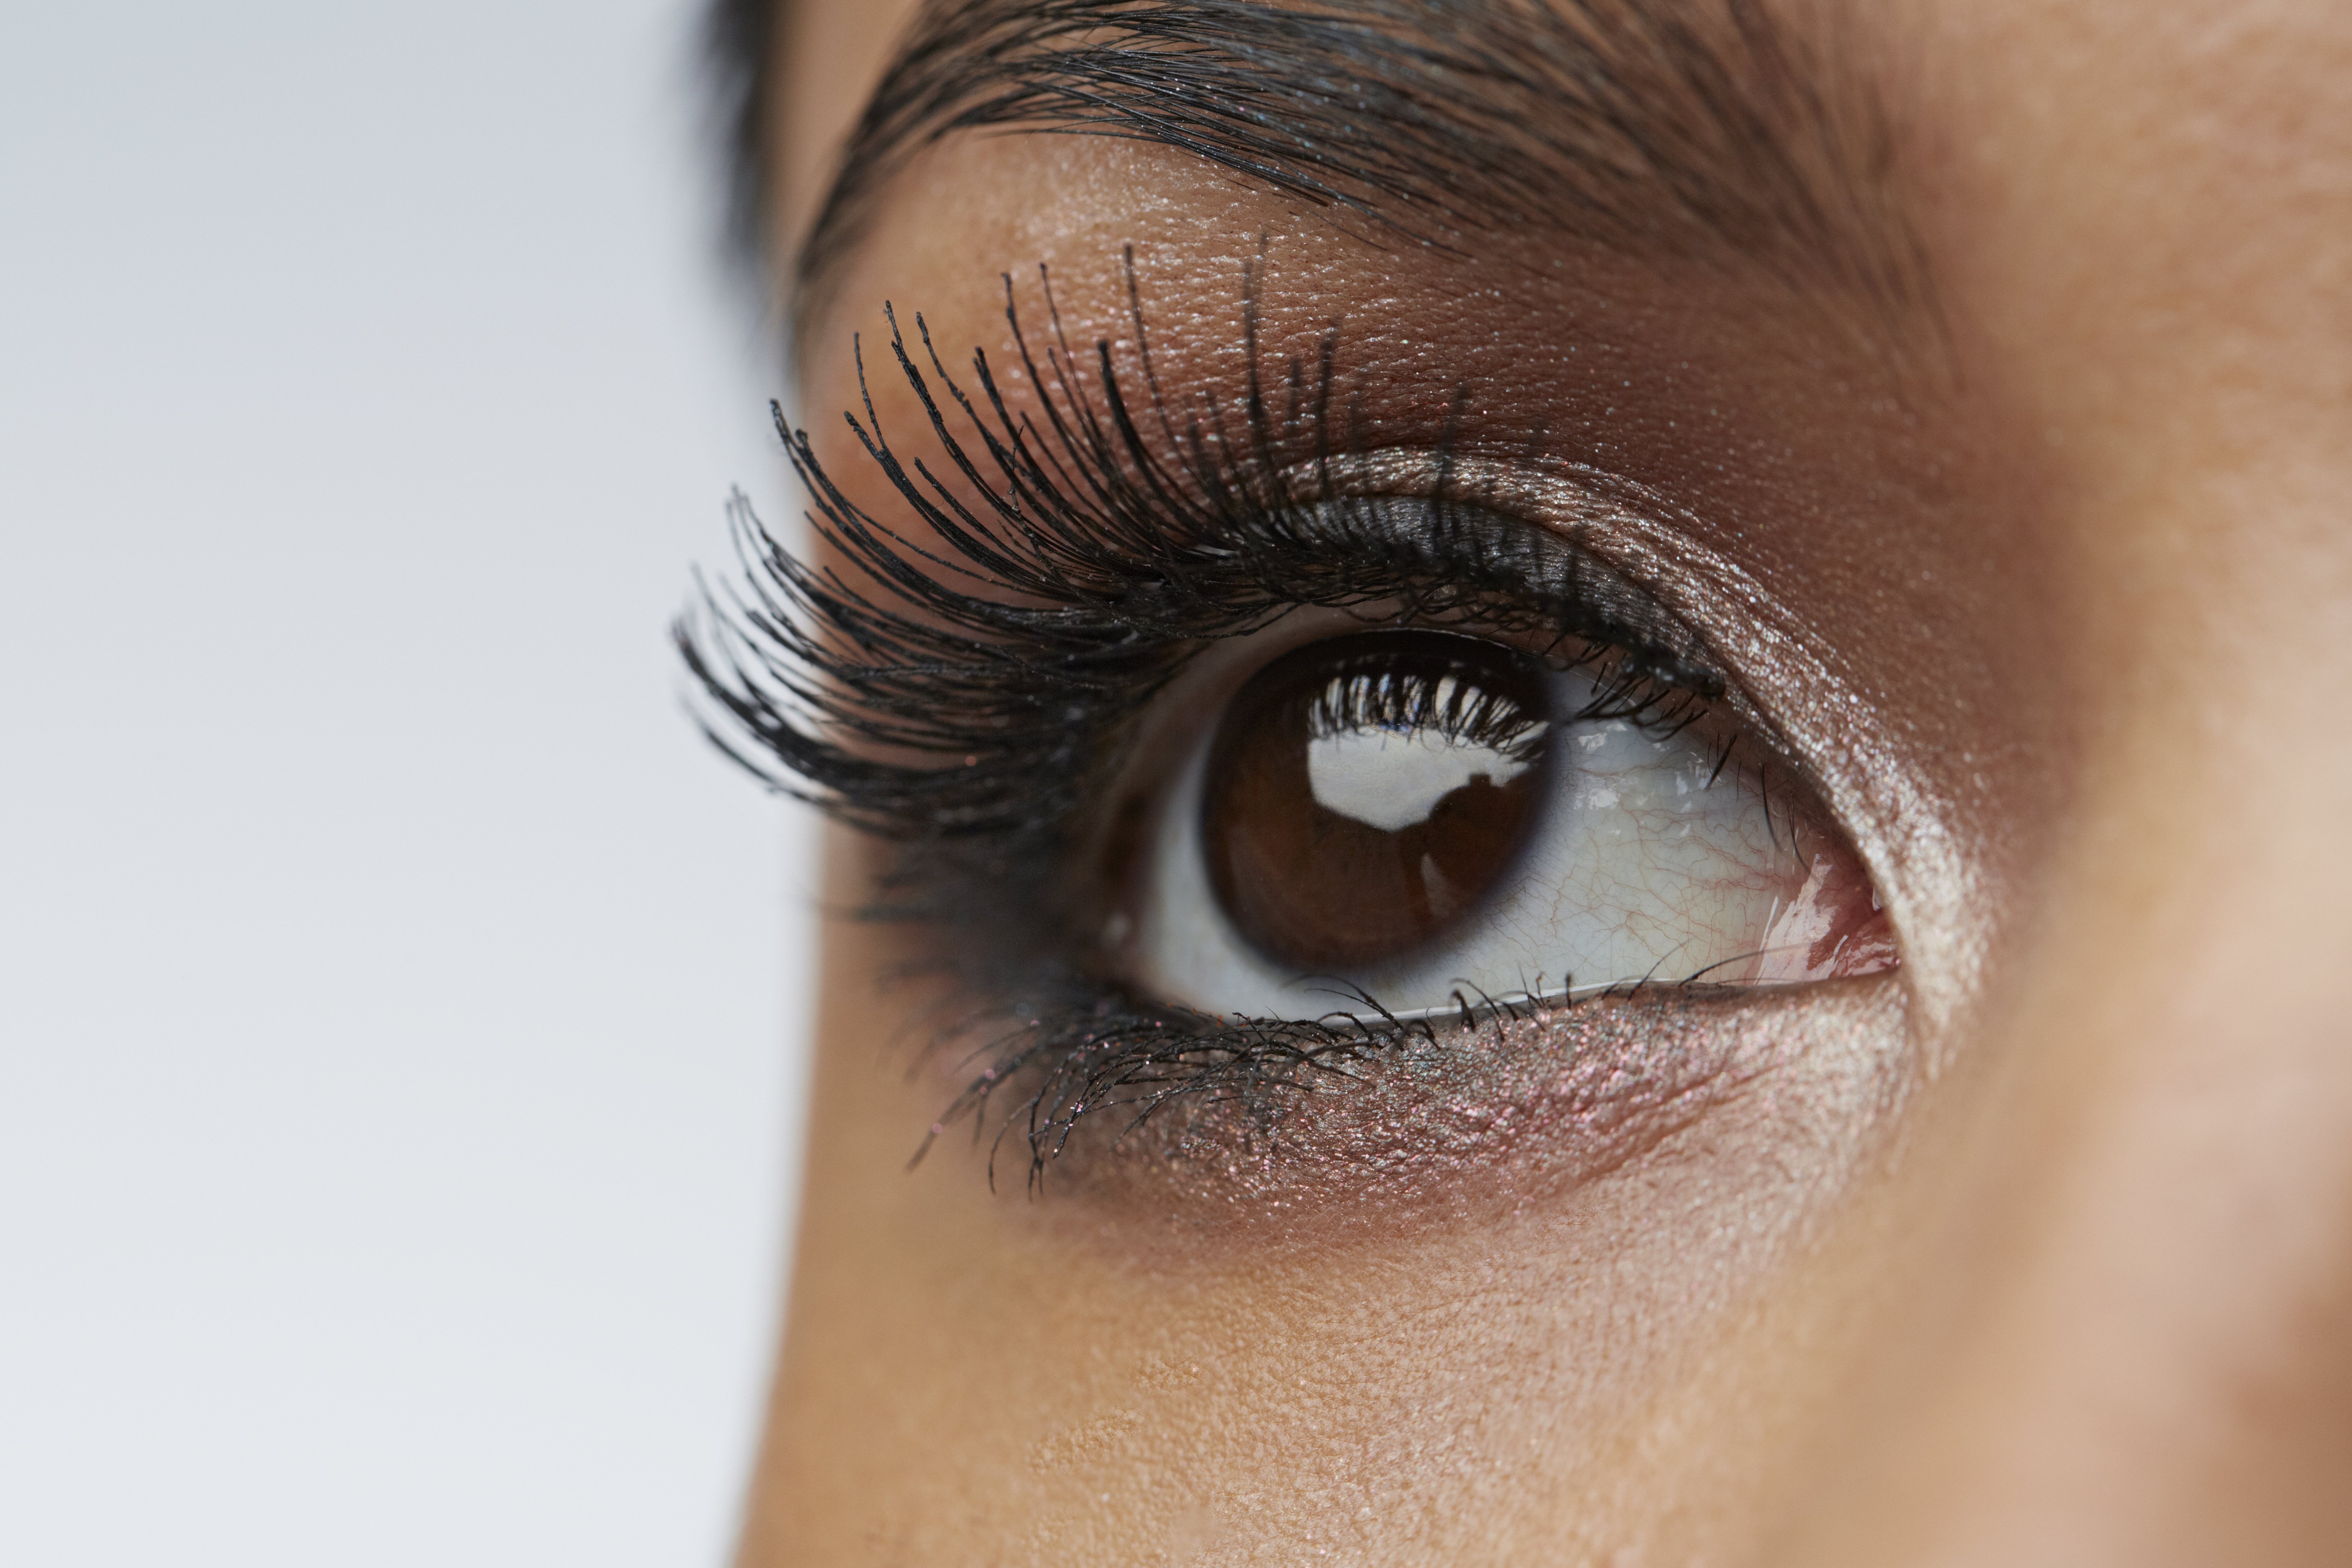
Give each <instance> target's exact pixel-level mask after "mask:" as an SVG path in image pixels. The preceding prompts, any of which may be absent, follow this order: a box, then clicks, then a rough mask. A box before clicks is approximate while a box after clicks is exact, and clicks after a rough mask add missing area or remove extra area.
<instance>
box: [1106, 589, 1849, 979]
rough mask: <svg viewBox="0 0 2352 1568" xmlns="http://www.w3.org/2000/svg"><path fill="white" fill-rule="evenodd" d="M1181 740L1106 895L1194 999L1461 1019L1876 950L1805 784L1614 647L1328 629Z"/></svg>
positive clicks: (1842, 964)
mask: <svg viewBox="0 0 2352 1568" xmlns="http://www.w3.org/2000/svg"><path fill="white" fill-rule="evenodd" d="M1685 679H1690V677H1689V676H1687V675H1686V676H1685ZM1181 744H1183V746H1184V753H1183V755H1182V760H1181V762H1180V763H1179V764H1178V767H1177V771H1176V773H1175V775H1174V779H1173V782H1172V784H1171V787H1169V788H1167V789H1166V790H1164V791H1163V792H1160V796H1159V798H1158V799H1157V800H1155V801H1153V802H1152V804H1151V805H1150V807H1148V808H1147V809H1148V810H1149V812H1150V818H1151V823H1152V826H1151V828H1150V833H1149V837H1148V845H1147V847H1146V848H1145V850H1144V852H1143V853H1142V855H1141V857H1140V859H1141V862H1142V863H1141V865H1140V866H1139V868H1138V869H1137V872H1136V874H1135V879H1134V887H1133V889H1132V891H1131V894H1130V897H1131V899H1132V900H1133V903H1134V908H1135V912H1134V914H1133V915H1132V916H1125V917H1121V918H1123V919H1125V920H1129V921H1131V922H1132V930H1133V936H1132V938H1131V939H1130V943H1129V945H1130V948H1131V959H1130V962H1131V964H1132V969H1133V973H1136V974H1137V976H1138V977H1139V979H1140V980H1141V981H1142V983H1143V984H1146V985H1147V986H1148V987H1149V988H1150V990H1152V991H1153V992H1155V993H1157V994H1161V995H1164V996H1167V997H1169V998H1170V999H1171V1000H1174V1001H1179V1002H1181V1003H1183V1004H1185V1005H1190V1006H1192V1007H1195V1008H1197V1009H1199V1010H1201V1011H1202V1012H1204V1013H1212V1014H1231V1013H1242V1014H1247V1015H1254V1016H1300V1015H1307V1016H1313V1015H1316V1014H1318V1013H1325V1012H1338V1013H1344V1014H1349V1015H1351V1016H1371V1017H1382V1018H1386V1019H1389V1020H1391V1021H1395V1020H1403V1019H1407V1018H1421V1017H1430V1016H1437V1017H1442V1018H1447V1019H1451V1018H1454V1017H1455V1016H1459V1017H1460V1018H1462V1019H1464V1020H1465V1021H1470V1020H1475V1017H1476V1016H1477V1014H1478V1012H1479V1011H1480V1010H1481V1009H1482V1008H1486V1009H1491V1008H1492V1007H1494V1006H1495V1005H1497V1002H1498V999H1502V998H1517V999H1526V1000H1528V1001H1534V1002H1549V1001H1552V1000H1559V1001H1569V1000H1574V999H1578V998H1583V997H1591V996H1594V995H1597V994H1606V993H1609V992H1612V991H1620V990H1623V989H1626V988H1629V987H1638V986H1642V985H1646V984H1658V983H1661V982H1663V983H1665V984H1676V985H1685V986H1688V985H1696V984H1718V985H1721V984H1770V983H1789V982H1795V981H1803V980H1812V979H1828V978H1838V977H1844V976H1853V975H1862V974H1869V973H1877V972H1879V971H1882V970H1885V969H1887V968H1890V967H1892V966H1893V964H1894V963H1895V952H1894V946H1893V940H1892V933H1891V931H1890V929H1889V927H1888V924H1887V921H1886V918H1885V911H1884V910H1883V909H1882V908H1881V907H1880V906H1879V904H1878V901H1877V900H1876V899H1875V897H1874V894H1873V892H1872V889H1871V886H1870V882H1869V879H1868V877H1867V875H1866V874H1865V873H1864V871H1863V870H1862V868H1861V867H1860V866H1859V865H1858V864H1857V862H1856V860H1855V858H1854V856H1853V851H1852V850H1851V849H1850V848H1849V847H1847V846H1846V845H1845V844H1844V843H1843V840H1842V839H1841V838H1840V837H1838V835H1837V834H1836V831H1835V829H1834V828H1833V827H1832V826H1830V825H1829V824H1827V823H1826V822H1825V821H1823V820H1822V815H1821V813H1820V810H1819V808H1818V807H1817V806H1815V805H1812V804H1811V799H1810V795H1809V793H1808V791H1807V790H1806V788H1805V786H1804V785H1803V784H1801V782H1799V781H1797V780H1796V779H1795V778H1793V777H1791V776H1789V775H1788V773H1787V771H1786V770H1785V769H1783V770H1782V772H1783V784H1782V786H1781V790H1780V795H1779V797H1778V798H1777V799H1776V798H1775V797H1774V795H1773V794H1772V789H1771V784H1772V778H1773V772H1774V766H1775V759H1773V758H1772V757H1771V756H1770V755H1769V753H1766V752H1762V751H1761V748H1760V747H1759V743H1758V742H1755V741H1754V740H1753V739H1752V738H1751V737H1750V736H1748V734H1747V733H1746V732H1745V731H1743V730H1742V729H1741V728H1740V727H1739V725H1738V721H1736V720H1733V719H1730V718H1727V716H1725V715H1723V714H1722V713H1720V712H1719V711H1717V710H1715V703H1714V701H1713V700H1711V699H1710V698H1709V696H1708V695H1707V694H1706V690H1705V689H1704V688H1699V689H1694V687H1692V686H1687V685H1675V684H1671V683H1669V681H1668V680H1667V679H1664V678H1662V677H1661V676H1660V675H1659V674H1657V673H1655V672H1654V671H1652V670H1650V669H1647V668H1643V666H1642V665H1641V663H1640V662H1639V660H1638V659H1637V658H1634V657H1633V656H1631V655H1629V654H1627V653H1625V652H1624V651H1622V650H1620V649H1615V648H1610V647H1594V646H1592V645H1590V644H1587V643H1583V642H1580V641H1577V640H1575V639H1566V638H1560V637H1551V638H1548V639H1546V641H1545V642H1544V643H1543V644H1542V645H1540V646H1535V647H1530V646H1528V640H1527V639H1526V638H1525V637H1522V638H1520V639H1519V640H1517V641H1505V640H1498V639H1496V638H1492V637H1481V636H1478V635H1475V633H1473V632H1467V631H1464V630H1444V631H1436V630H1430V629H1425V628H1421V627H1415V626H1389V627H1383V628H1381V629H1370V630H1366V629H1358V630H1350V631H1342V632H1339V633H1337V634H1336V635H1331V636H1328V637H1319V638H1316V639H1314V640H1309V641H1307V642H1305V643H1303V644H1301V645H1299V646H1297V647H1292V648H1289V649H1288V650H1287V651H1285V652H1281V653H1278V654H1276V655H1275V656H1274V657H1273V658H1270V659H1268V660H1266V661H1265V662H1264V663H1263V664H1261V665H1259V666H1258V667H1257V668H1255V670H1254V671H1252V672H1250V673H1248V674H1247V675H1246V678H1245V679H1242V680H1240V682H1239V683H1238V685H1236V686H1235V687H1234V689H1233V690H1232V692H1231V694H1230V695H1229V696H1226V697H1225V698H1224V700H1223V705H1222V710H1221V711H1220V712H1219V713H1218V714H1217V715H1216V717H1215V718H1214V720H1213V723H1212V724H1210V725H1207V726H1204V727H1202V731H1201V732H1200V733H1198V734H1196V735H1192V736H1191V737H1189V738H1188V739H1187V740H1186V741H1185V742H1181Z"/></svg>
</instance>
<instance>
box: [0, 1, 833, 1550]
mask: <svg viewBox="0 0 2352 1568" xmlns="http://www.w3.org/2000/svg"><path fill="white" fill-rule="evenodd" d="M692 22H693V15H692V8H691V7H690V6H688V5H681V4H677V3H674V0H594V3H583V0H562V3H561V4H558V3H556V0H495V3H492V0H408V3H406V4H404V5H356V4H348V3H344V4H325V5H321V4H320V3H319V0H278V3H266V0H222V3H216V4H214V5H201V6H199V5H162V4H157V3H155V0H133V3H131V4H125V5H111V6H100V5H59V4H36V3H31V0H20V3H18V4H15V5H8V6H5V7H0V1563H10V1564H24V1565H26V1568H66V1565H73V1564H100V1563H103V1564H134V1563H135V1564H142V1565H143V1564H149V1563H173V1564H190V1563H224V1564H226V1563H234V1564H237V1565H239V1568H268V1565H274V1564H288V1565H293V1564H300V1565H302V1568H318V1565H320V1564H325V1563H332V1564H336V1565H338V1568H343V1565H361V1564H376V1563H382V1564H399V1565H401V1568H416V1565H418V1564H425V1563H430V1564H434V1565H435V1568H453V1565H459V1564H474V1563H480V1564H497V1565H499V1568H513V1565H515V1564H519V1563H563V1564H566V1565H567V1568H584V1565H590V1564H606V1563H613V1564H620V1563H629V1564H664V1565H669V1564H681V1563H683V1564H691V1563H714V1562H717V1561H719V1560H720V1559H721V1558H722V1556H723V1554H724V1552H725V1543H726V1540H727V1535H728V1531H729V1529H730V1524H731V1521H732V1518H733V1515H734V1511H735V1510H736V1507H737V1503H738V1499H739V1496H740V1489H741V1486H742V1480H743V1476H744V1474H745V1470H746V1467H747V1465H748V1462H749V1458H750V1452H751V1441H752V1435H753V1432H754V1429H755V1425H756V1419H757V1415H758V1405H759V1398H760V1394H761V1383H762V1380H763V1379H764V1377H765V1374H766V1368H767V1363H768V1357H769V1353H770V1346H769V1333H770V1321H771V1317H772V1312H773V1310H774V1303H775V1298H776V1292H777V1290H778V1289H779V1286H780V1283H781V1274H782V1258H783V1250H784V1249H783V1238H784V1236H785V1229H786V1215H787V1212H788V1210H787V1205H788V1202H789V1198H790V1192H789V1187H790V1184H791V1180H792V1173H793V1160H794V1156H793V1152H792V1147H793V1140H794V1138H795V1137H796V1136H797V1118H798V1115H799V1112H798V1109H797V1107H798V1104H799V1093H800V1089H799V1077H800V1072H801V1066H800V1055H799V1053H800V1051H801V1049H802V1043H803V1042H802V1036H803V1013H804V1011H805V999H806V992H807V987H808V984H809V980H810V976H809V969H808V964H807V961H806V957H805V947H806V939H807V934H808V930H807V926H808V917H807V907H808V903H809V900H810V887H811V885H812V882H813V873H812V872H811V871H810V870H809V868H808V861H807V857H808V852H809V840H808V835H807V832H806V828H805V824H804V823H803V822H802V821H801V819H799V818H798V817H796V816H793V815H792V814H790V813H788V812H787V811H786V810H785V809H784V808H782V806H780V805H777V804H776V803H774V802H772V801H770V800H769V799H767V798H766V797H765V796H763V795H761V794H760V793H759V792H758V791H757V790H756V789H755V788H754V787H752V786H751V785H750V784H748V783H747V782H745V781H743V780H741V779H740V778H739V777H737V776H736V775H733V774H731V773H730V772H728V771H727V770H726V769H725V768H724V766H723V765H722V764H720V763H719V762H718V761H717V760H716V758H715V757H713V756H711V755H710V754H709V753H708V752H706V751H705V750H704V749H703V748H702V747H701V745H700V742H698V740H697V739H696V738H695V737H694V736H693V735H692V733H691V732H690V731H689V730H688V727H687V725H686V724H685V722H684V721H683V720H682V718H681V716H680V713H679V710H678V695H679V682H678V679H677V673H676V671H675V669H674V668H673V663H672V660H671V658H670V656H669V654H668V652H667V648H666V647H665V645H664V641H663V633H664V623H665V621H666V619H667V616H668V615H669V614H670V613H671V611H672V610H673V609H674V608H675V607H676V605H677V604H678V603H679V602H680V600H681V597H682V595H683V594H684V592H685V590H686V586H687V582H688V576H687V574H688V567H689V565H690V563H693V562H695V561H697V560H700V561H704V562H716V561H719V560H721V559H723V557H724V554H725V533H724V528H723V523H722V520H721V507H722V503H723V501H724V499H725V496H726V494H727V491H728V489H729V487H730V485H734V484H741V485H743V486H744V487H745V488H746V489H749V490H750V491H751V493H752V494H753V495H754V497H755V498H757V499H759V500H761V503H762V505H763V508H764V509H765V510H767V511H768V512H770V513H771V514H774V513H777V512H780V511H781V512H789V511H790V510H793V509H792V508H791V506H790V505H789V503H788V500H787V495H786V487H785V485H784V483H783V481H782V473H781V467H780V464H779V463H778V461H777V460H776V458H775V457H774V454H773V450H772V445H771V443H770V442H769V440H768V438H767V432H766V428H765V424H764V409H763V406H762V404H763V400H764V398H765V397H766V396H767V395H769V393H771V392H772V391H773V390H774V389H775V386H776V383H777V377H776V375H775V374H774V373H773V370H772V365H773V363H775V361H774V356H773V354H772V352H771V351H770V349H769V347H768V345H767V344H766V343H765V342H764V340H763V338H762V335H761V326H760V323H759V322H758V321H757V320H756V319H755V315H754V312H753V311H752V310H751V309H750V308H749V307H748V304H747V302H746V301H745V300H742V299H740V298H737V297H734V296H731V295H730V293H729V292H728V291H727V289H726V288H725V287H724V279H722V277H721V275H720V274H719V269H718V268H716V266H715V265H714V261H713V252H714V247H713V245H712V242H711V240H710V238H709V234H710V229H711V224H710V221H709V210H710V202H709V192H710V184H709V178H708V175H707V172H706V171H704V170H703V169H702V168H701V167H700V166H699V163H698V151H699V150H698V144H697V142H696V131H697V126H696V110H695V106H694V104H693V103H692V101H691V91H692V86H693V84H692V80H691V73H690V41H689V30H690V27H691V25H692Z"/></svg>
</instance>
